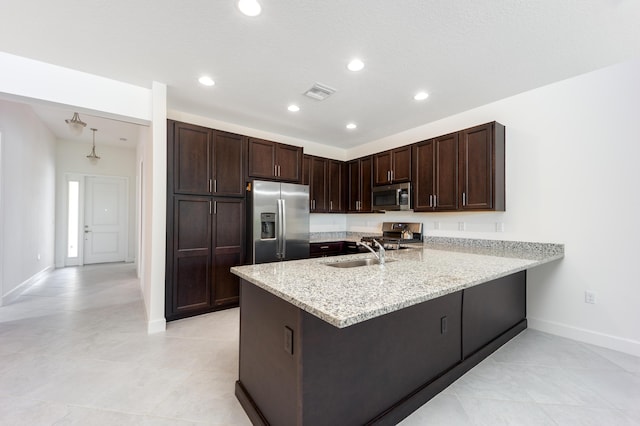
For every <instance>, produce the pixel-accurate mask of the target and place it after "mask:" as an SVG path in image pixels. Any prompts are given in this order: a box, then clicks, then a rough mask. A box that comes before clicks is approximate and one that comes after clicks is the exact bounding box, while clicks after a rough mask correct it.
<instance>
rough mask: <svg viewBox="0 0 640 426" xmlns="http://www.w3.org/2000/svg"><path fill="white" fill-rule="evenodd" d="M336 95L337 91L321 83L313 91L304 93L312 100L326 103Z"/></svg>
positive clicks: (312, 88)
mask: <svg viewBox="0 0 640 426" xmlns="http://www.w3.org/2000/svg"><path fill="white" fill-rule="evenodd" d="M334 93H336V89H332V88H331V87H329V86H325V85H323V84H320V83H315V84H314V85H313V87H311V89H309V90H307V91H306V92H304V95H305V96H308V97H310V98H311V99H315V100H316V101H324V100H325V99H327V98H328V97H329V96H331V95H333V94H334Z"/></svg>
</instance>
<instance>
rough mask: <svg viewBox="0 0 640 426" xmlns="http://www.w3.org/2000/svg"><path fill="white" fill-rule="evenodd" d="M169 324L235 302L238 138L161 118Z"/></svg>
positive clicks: (241, 212)
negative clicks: (164, 147) (164, 148)
mask: <svg viewBox="0 0 640 426" xmlns="http://www.w3.org/2000/svg"><path fill="white" fill-rule="evenodd" d="M167 126H168V128H167V137H168V143H167V149H168V152H167V266H166V289H165V316H166V319H167V320H168V321H171V320H175V319H179V318H184V317H188V316H192V315H198V314H202V313H205V312H211V311H214V310H217V309H222V308H225V307H230V306H236V305H237V303H238V295H239V292H238V278H237V277H236V276H234V275H232V274H231V273H230V272H229V268H230V267H232V266H236V265H242V264H243V263H244V257H245V244H244V241H245V235H244V234H245V200H244V161H245V158H244V155H245V154H244V152H245V150H244V149H243V142H244V140H243V137H242V136H240V135H236V134H232V133H226V132H221V131H218V130H213V129H208V128H205V127H200V126H195V125H192V124H186V123H180V122H177V121H173V120H168V123H167Z"/></svg>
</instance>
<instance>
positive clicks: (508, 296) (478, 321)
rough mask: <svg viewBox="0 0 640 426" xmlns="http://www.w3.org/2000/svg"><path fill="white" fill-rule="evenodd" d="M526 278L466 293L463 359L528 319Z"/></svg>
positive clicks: (510, 277) (521, 275)
mask: <svg viewBox="0 0 640 426" xmlns="http://www.w3.org/2000/svg"><path fill="white" fill-rule="evenodd" d="M526 277H527V276H526V271H522V272H518V273H515V274H512V275H508V276H506V277H502V278H498V279H496V280H493V281H489V282H487V283H484V284H481V285H478V286H475V287H470V288H467V289H465V290H464V295H463V302H462V303H463V310H462V336H463V338H462V351H463V352H462V355H463V358H467V357H469V356H470V355H471V354H473V353H474V352H476V351H477V350H479V349H480V348H482V347H483V346H485V345H486V344H488V343H489V342H491V341H492V340H493V339H495V338H496V337H498V336H500V335H501V334H502V333H504V332H506V331H507V330H509V329H510V328H512V327H513V326H515V325H516V324H518V323H520V322H521V321H522V320H524V319H526V317H527V287H526V285H527V284H526V282H527V281H526V280H527V278H526Z"/></svg>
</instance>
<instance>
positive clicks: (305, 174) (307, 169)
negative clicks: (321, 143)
mask: <svg viewBox="0 0 640 426" xmlns="http://www.w3.org/2000/svg"><path fill="white" fill-rule="evenodd" d="M301 183H302V184H303V185H311V156H310V155H306V154H305V155H303V156H302V181H301ZM309 196H311V194H309Z"/></svg>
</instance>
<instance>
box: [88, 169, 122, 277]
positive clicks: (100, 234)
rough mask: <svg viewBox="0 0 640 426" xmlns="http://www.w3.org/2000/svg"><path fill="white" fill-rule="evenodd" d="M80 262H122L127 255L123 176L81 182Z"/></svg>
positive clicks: (92, 178)
mask: <svg viewBox="0 0 640 426" xmlns="http://www.w3.org/2000/svg"><path fill="white" fill-rule="evenodd" d="M85 183H86V184H85V208H84V253H83V255H84V256H83V257H84V259H83V263H84V264H90V263H105V262H124V261H125V259H126V255H127V245H128V244H127V237H128V236H127V229H128V224H127V217H128V215H127V209H128V206H127V179H126V178H117V177H116V178H111V177H93V176H88V177H87V178H86V181H85Z"/></svg>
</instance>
